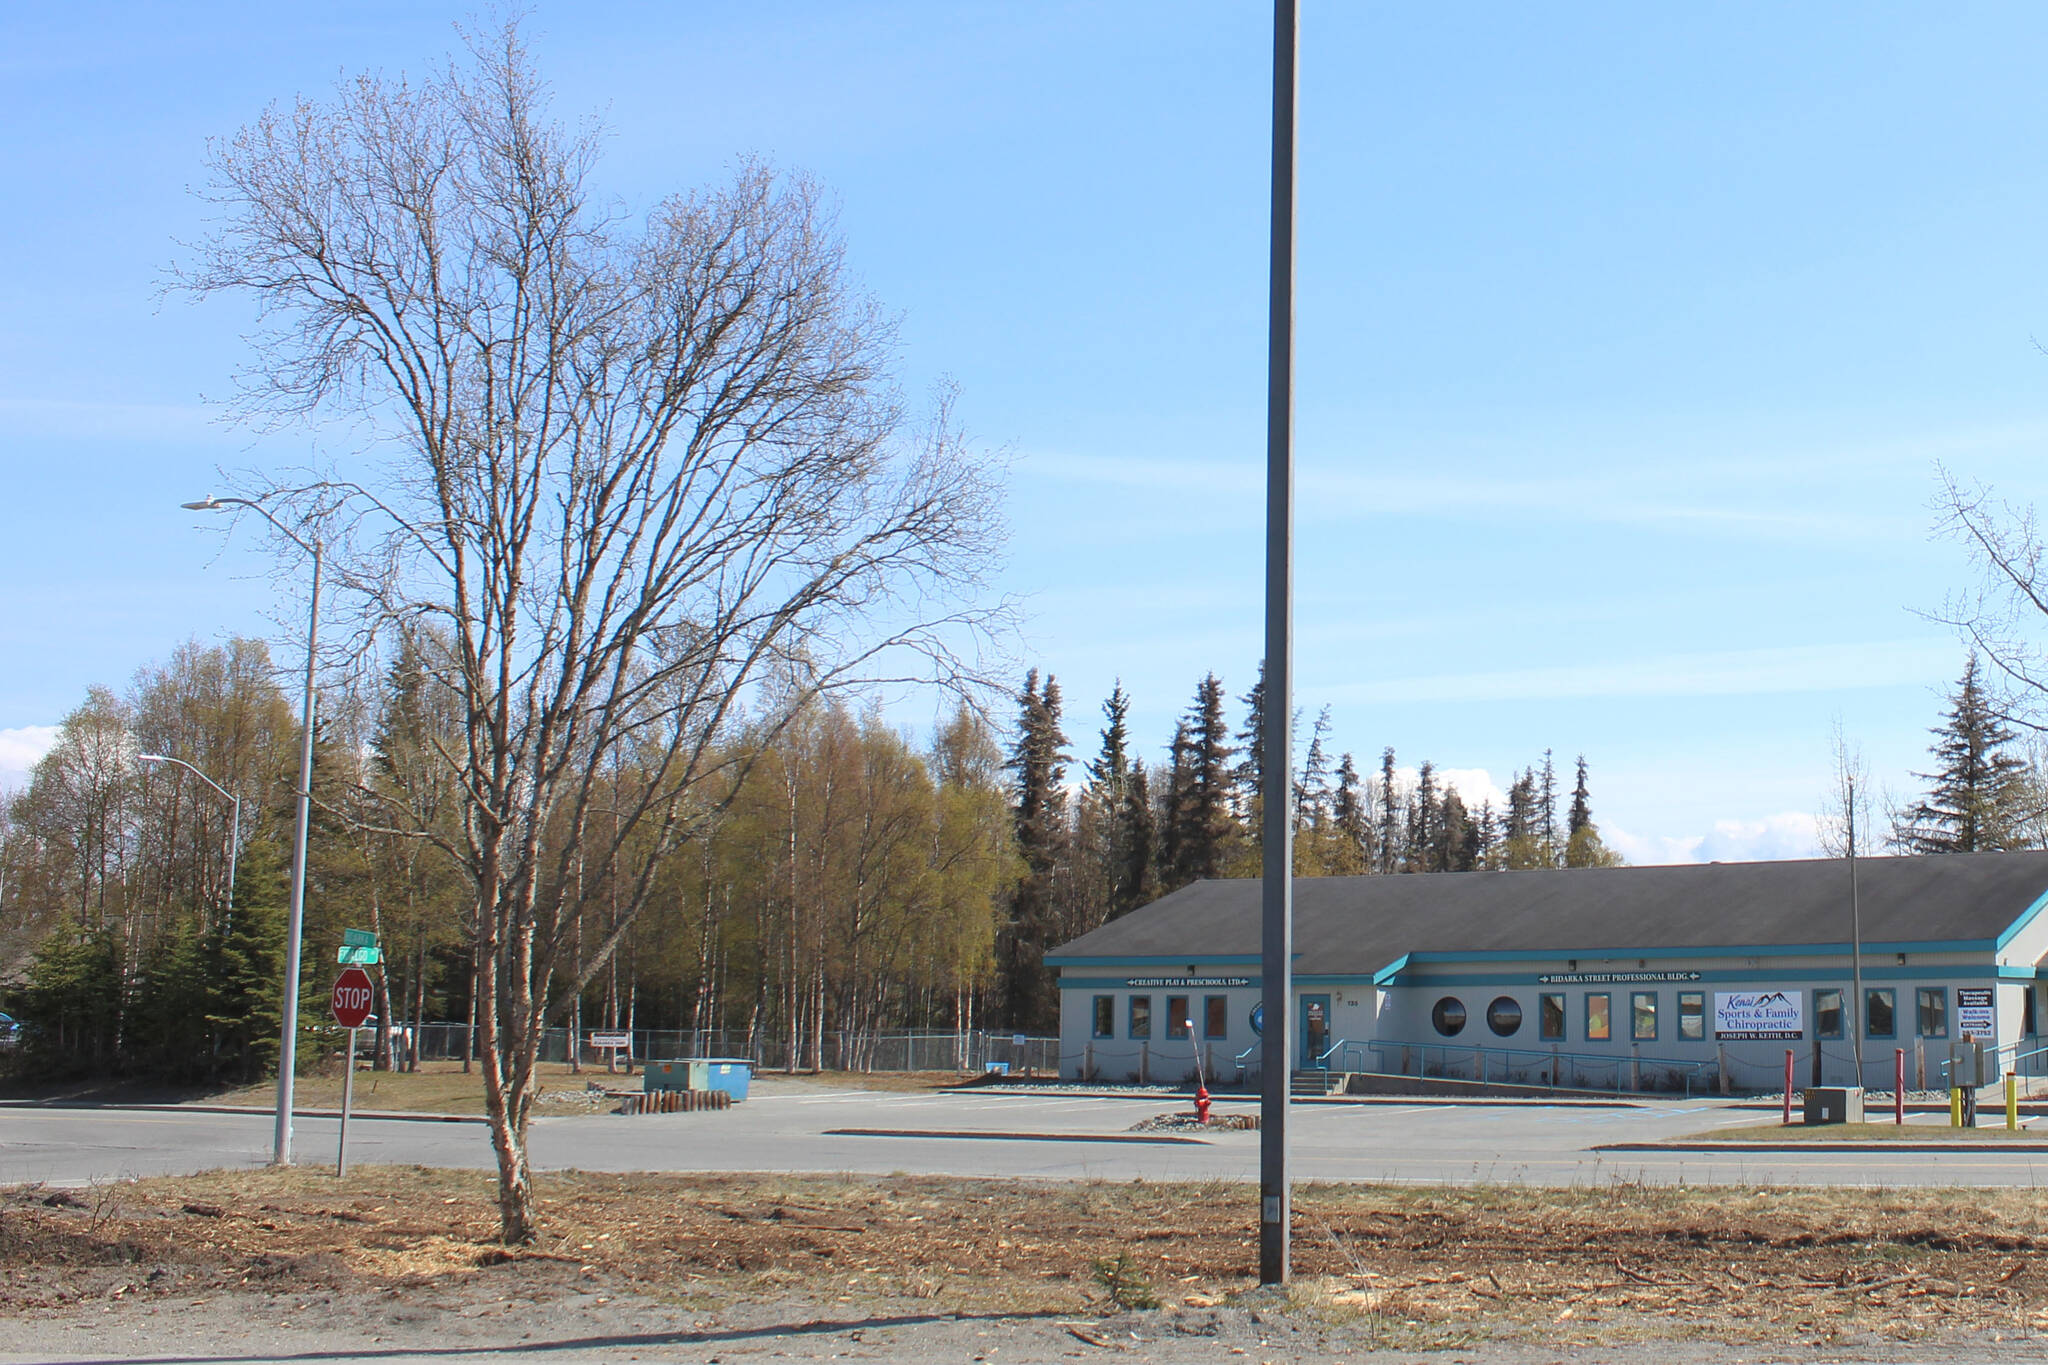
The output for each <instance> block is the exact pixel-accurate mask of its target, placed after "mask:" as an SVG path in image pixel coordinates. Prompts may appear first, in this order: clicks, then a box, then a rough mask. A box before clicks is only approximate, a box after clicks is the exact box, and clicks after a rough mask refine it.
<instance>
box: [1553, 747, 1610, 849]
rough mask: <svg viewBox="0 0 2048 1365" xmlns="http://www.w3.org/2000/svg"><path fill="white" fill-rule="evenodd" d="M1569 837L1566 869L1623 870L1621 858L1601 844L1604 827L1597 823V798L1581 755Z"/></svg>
mask: <svg viewBox="0 0 2048 1365" xmlns="http://www.w3.org/2000/svg"><path fill="white" fill-rule="evenodd" d="M1568 829H1569V833H1567V834H1566V835H1565V841H1564V865H1565V866H1566V867H1620V866H1621V855H1620V854H1619V853H1616V852H1615V851H1614V850H1612V849H1610V848H1609V847H1607V845H1606V844H1604V843H1602V842H1601V840H1600V826H1598V825H1596V824H1594V823H1593V797H1592V794H1591V792H1590V790H1589V789H1588V787H1587V784H1586V756H1585V755H1584V754H1580V755H1579V774H1578V781H1577V782H1575V783H1574V784H1573V786H1572V808H1571V815H1570V818H1569V821H1568Z"/></svg>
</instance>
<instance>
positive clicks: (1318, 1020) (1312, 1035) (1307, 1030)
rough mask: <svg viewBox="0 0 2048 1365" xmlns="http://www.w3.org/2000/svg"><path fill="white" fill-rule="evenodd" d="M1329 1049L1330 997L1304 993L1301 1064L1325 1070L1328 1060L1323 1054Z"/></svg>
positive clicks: (1302, 999)
mask: <svg viewBox="0 0 2048 1365" xmlns="http://www.w3.org/2000/svg"><path fill="white" fill-rule="evenodd" d="M1329 1050H1330V997H1329V996H1327V995H1304V996H1303V997H1301V1064H1302V1065H1303V1066H1313V1067H1320V1068H1322V1069H1323V1070H1325V1071H1327V1070H1329V1067H1330V1060H1329V1058H1327V1057H1325V1056H1323V1054H1324V1053H1325V1052H1328V1051H1329Z"/></svg>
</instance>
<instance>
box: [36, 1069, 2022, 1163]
mask: <svg viewBox="0 0 2048 1365" xmlns="http://www.w3.org/2000/svg"><path fill="white" fill-rule="evenodd" d="M1176 1107H1178V1106H1176V1105H1175V1104H1173V1103H1171V1102H1168V1101H1163V1100H1158V1099H1149V1100H1133V1099H1122V1098H1118V1099H1108V1098H1098V1097H1084V1096H1048V1095H1031V1096H1020V1095H999V1094H957V1095H943V1094H890V1093H882V1092H872V1091H837V1090H829V1089H825V1088H822V1087H819V1086H815V1085H806V1084H800V1083H798V1084H792V1083H788V1082H771V1083H768V1084H763V1085H760V1086H758V1087H757V1089H756V1091H755V1094H754V1096H753V1097H752V1098H751V1099H749V1100H748V1101H747V1102H746V1103H745V1104H744V1105H741V1106H740V1107H738V1108H736V1109H733V1110H730V1111H727V1112H723V1113H703V1114H667V1115H658V1116H649V1117H642V1118H624V1117H619V1116H612V1115H604V1116H594V1117H578V1118H544V1119H540V1120H537V1121H536V1122H535V1124H534V1128H533V1139H532V1141H533V1154H534V1160H535V1163H536V1165H537V1166H539V1167H540V1168H541V1169H543V1170H561V1169H568V1168H577V1169H582V1170H600V1171H637V1170H657V1171H719V1170H730V1171H737V1170H746V1171H826V1172H866V1173H873V1174H887V1173H890V1172H896V1171H909V1172H917V1173H926V1174H937V1175H993V1176H1018V1177H1038V1178H1069V1179H1071V1178H1100V1179H1110V1180H1120V1179H1131V1178H1134V1177H1139V1176H1142V1177H1144V1178H1146V1179H1150V1180H1202V1179H1226V1180H1252V1179H1255V1178H1256V1177H1257V1169H1258V1134H1256V1133H1251V1132H1228V1133H1215V1134H1213V1135H1210V1136H1208V1137H1206V1138H1204V1139H1202V1140H1200V1141H1197V1142H1173V1143H1168V1142H1109V1141H1101V1140H1091V1139H1102V1138H1107V1137H1112V1136H1119V1135H1124V1134H1127V1133H1128V1129H1129V1126H1130V1125H1131V1124H1132V1123H1133V1122H1135V1121H1137V1120H1138V1119H1141V1118H1143V1117H1146V1116H1147V1115H1150V1114H1155V1113H1162V1112H1166V1111H1168V1110H1170V1109H1174V1108H1176ZM1248 1107H1249V1106H1246V1108H1248ZM1233 1108H1235V1106H1223V1109H1224V1111H1225V1112H1230V1111H1231V1110H1232V1109H1233ZM1766 1117H1767V1116H1766V1115H1763V1114H1760V1113H1759V1112H1758V1111H1756V1110H1754V1109H1748V1110H1743V1109H1734V1108H1731V1107H1730V1106H1728V1105H1727V1104H1725V1103H1724V1102H1720V1101H1694V1102H1690V1103H1686V1102H1672V1101H1663V1102H1654V1103H1645V1104H1632V1105H1626V1106H1621V1107H1591V1106H1580V1105H1562V1104H1558V1105H1473V1104H1451V1103H1433V1102H1430V1101H1426V1100H1416V1101H1413V1102H1398V1103H1386V1104H1371V1105H1349V1104H1329V1105H1324V1104H1309V1105H1300V1106H1297V1107H1296V1108H1295V1109H1294V1110H1293V1119H1292V1121H1293V1125H1294V1141H1293V1151H1294V1162H1295V1171H1296V1174H1297V1177H1298V1178H1300V1179H1304V1180H1387V1181H1405V1182H1424V1183H1439V1182H1452V1183H1467V1182H1485V1181H1499V1182H1509V1183H1518V1184H1534V1185H1576V1184H1587V1183H1593V1182H1602V1181H1607V1180H1614V1179H1626V1180H1643V1181H1649V1182H1654V1183H1672V1182H1685V1183H1691V1184H1837V1185H2029V1186H2031V1185H2035V1184H2040V1183H2043V1182H2044V1181H2048V1153H2022V1152H1998V1151H1987V1152H1983V1153H1975V1152H1971V1153H1945V1152H1936V1153H1882V1154H1876V1155H1872V1154H1868V1153H1860V1152H1836V1153H1819V1152H1815V1153H1786V1152H1733V1153H1727V1154H1723V1153H1710V1154H1701V1153H1679V1152H1619V1153H1601V1152H1598V1151H1595V1150H1593V1149H1594V1148H1595V1147H1597V1146H1599V1145H1601V1144H1604V1143H1612V1142H1632V1141H1646V1140H1656V1139H1660V1138H1668V1137H1675V1136H1679V1135H1683V1134H1687V1133H1696V1132H1701V1131H1703V1130H1707V1129H1711V1128H1715V1127H1718V1126H1721V1125H1724V1124H1733V1123H1754V1122H1757V1121H1759V1120H1760V1119H1763V1118H1766ZM296 1127H297V1135H298V1136H297V1152H298V1156H299V1159H300V1161H301V1162H302V1163H306V1164H315V1163H319V1162H325V1161H331V1160H332V1159H333V1154H334V1143H335V1127H336V1125H335V1123H334V1121H333V1120H331V1119H315V1118H301V1119H300V1120H299V1121H298V1123H297V1125H296ZM847 1129H883V1130H892V1131H898V1132H908V1133H950V1134H975V1133H984V1134H990V1135H995V1134H1013V1133H1029V1134H1033V1135H1034V1136H1033V1137H1031V1138H1028V1139H1021V1140H1020V1139H1015V1138H1010V1137H998V1136H987V1137H973V1136H859V1135H853V1134H849V1133H847V1132H846V1131H844V1130H847ZM269 1147H270V1123H269V1120H268V1118H266V1117H264V1116H261V1115H250V1114H208V1113H185V1112H178V1113H166V1112H161V1111H143V1110H120V1109H97V1110H78V1109H21V1108H0V1183H13V1182H18V1181H35V1180H41V1181H48V1182H51V1183H61V1184H81V1183H84V1182H87V1181H90V1180H106V1179H114V1178H120V1177H124V1176H130V1175H156V1174H174V1173H177V1172H181V1171H195V1170H204V1169H210V1168H214V1167H223V1166H226V1167H234V1166H258V1165H261V1164H263V1163H264V1161H265V1160H267V1158H268V1155H269ZM349 1151H350V1160H351V1162H361V1163H368V1162H402V1163H417V1164H421V1165H430V1166H453V1167H465V1166H466V1167H475V1168H484V1167H488V1166H489V1165H490V1161H491V1158H490V1147H489V1140H488V1138H487V1136H486V1133H485V1130H484V1129H483V1127H482V1126H481V1125H479V1124H474V1123H430V1122H419V1121H408V1120H388V1119H369V1118H358V1119H356V1120H354V1121H353V1122H352V1123H351V1124H350V1131H349Z"/></svg>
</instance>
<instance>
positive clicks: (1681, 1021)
mask: <svg viewBox="0 0 2048 1365" xmlns="http://www.w3.org/2000/svg"><path fill="white" fill-rule="evenodd" d="M1674 994H1675V995H1676V996H1677V1003H1676V1004H1674V1005H1673V1007H1672V1008H1674V1009H1675V1010H1677V1011H1678V1015H1677V1018H1675V1019H1674V1020H1672V1024H1671V1026H1672V1028H1674V1029H1675V1030H1677V1032H1676V1033H1675V1034H1673V1035H1672V1036H1673V1037H1675V1038H1676V1039H1677V1040H1678V1041H1679V1042H1681V1043H1699V1042H1704V1041H1706V1037H1707V993H1706V992H1705V991H1676V992H1674ZM1687 997H1691V998H1692V999H1694V1000H1697V1001H1699V1005H1700V1007H1699V1011H1698V1012H1697V1013H1696V1014H1694V1015H1693V1018H1694V1019H1697V1020H1698V1021H1699V1026H1700V1031H1699V1032H1698V1033H1696V1034H1694V1035H1693V1036H1691V1037H1687V1036H1686V1033H1685V1002H1686V999H1687Z"/></svg>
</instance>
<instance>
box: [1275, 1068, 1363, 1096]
mask: <svg viewBox="0 0 2048 1365" xmlns="http://www.w3.org/2000/svg"><path fill="white" fill-rule="evenodd" d="M1350 1083H1351V1077H1350V1076H1349V1075H1348V1074H1347V1073H1345V1072H1342V1071H1321V1070H1317V1069H1315V1068H1305V1069H1303V1070H1301V1071H1297V1072H1295V1073H1294V1075H1293V1077H1292V1078H1291V1081H1290V1084H1289V1085H1288V1087H1287V1092H1288V1093H1289V1094H1290V1095H1308V1096H1318V1097H1319V1096H1323V1095H1332V1094H1335V1093H1337V1092H1338V1091H1341V1090H1343V1089H1344V1088H1345V1087H1346V1086H1347V1085H1349V1084H1350Z"/></svg>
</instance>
